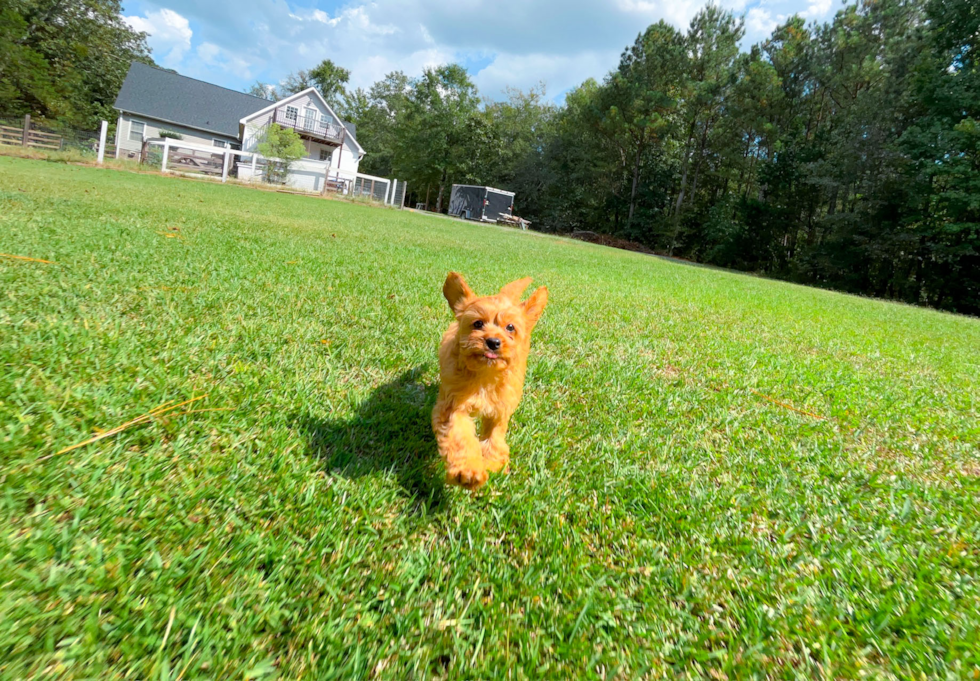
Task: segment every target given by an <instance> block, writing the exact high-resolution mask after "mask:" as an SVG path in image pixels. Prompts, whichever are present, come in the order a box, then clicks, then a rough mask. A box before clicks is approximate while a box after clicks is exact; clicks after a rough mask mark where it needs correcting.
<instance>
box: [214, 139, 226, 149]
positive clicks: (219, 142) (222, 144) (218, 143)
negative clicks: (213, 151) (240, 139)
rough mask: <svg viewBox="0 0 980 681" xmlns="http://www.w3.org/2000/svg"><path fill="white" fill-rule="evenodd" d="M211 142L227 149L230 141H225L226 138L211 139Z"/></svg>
mask: <svg viewBox="0 0 980 681" xmlns="http://www.w3.org/2000/svg"><path fill="white" fill-rule="evenodd" d="M211 144H213V145H214V146H216V147H218V148H220V149H227V148H228V143H227V142H225V141H224V140H219V139H212V140H211Z"/></svg>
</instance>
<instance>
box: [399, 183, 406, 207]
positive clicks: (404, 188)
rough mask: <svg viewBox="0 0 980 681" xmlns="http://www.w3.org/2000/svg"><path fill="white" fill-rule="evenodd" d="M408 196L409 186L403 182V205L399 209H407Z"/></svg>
mask: <svg viewBox="0 0 980 681" xmlns="http://www.w3.org/2000/svg"><path fill="white" fill-rule="evenodd" d="M406 196H408V185H407V184H405V183H404V182H402V205H400V206H399V208H404V207H405V197H406Z"/></svg>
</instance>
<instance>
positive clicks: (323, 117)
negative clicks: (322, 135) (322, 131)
mask: <svg viewBox="0 0 980 681" xmlns="http://www.w3.org/2000/svg"><path fill="white" fill-rule="evenodd" d="M320 125H322V126H323V127H325V128H326V127H329V126H330V116H328V115H327V114H325V113H321V114H320Z"/></svg>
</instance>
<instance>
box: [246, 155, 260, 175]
mask: <svg viewBox="0 0 980 681" xmlns="http://www.w3.org/2000/svg"><path fill="white" fill-rule="evenodd" d="M258 160H259V155H258V154H256V153H254V152H253V153H252V177H250V178H248V181H249V182H255V164H256V163H258Z"/></svg>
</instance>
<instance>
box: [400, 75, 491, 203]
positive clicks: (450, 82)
mask: <svg viewBox="0 0 980 681" xmlns="http://www.w3.org/2000/svg"><path fill="white" fill-rule="evenodd" d="M478 113H479V99H478V98H477V91H476V86H475V85H473V82H472V81H471V80H470V78H469V76H468V75H467V73H466V69H464V68H463V67H462V66H460V65H458V64H449V65H446V66H440V67H438V68H435V69H432V68H429V69H426V70H425V72H424V73H423V74H422V76H421V77H420V78H418V79H416V80H415V81H413V83H412V88H411V90H410V92H409V93H408V96H407V98H406V102H405V114H404V117H403V120H402V121H401V122H400V124H399V126H398V133H397V135H396V141H395V150H394V151H395V153H394V169H395V172H396V174H399V175H400V176H402V177H406V179H407V180H408V182H409V183H414V184H415V186H416V187H436V188H437V190H438V195H437V198H436V210H437V211H441V210H442V205H443V198H444V195H445V192H446V188H447V185H448V184H451V183H452V182H453V180H454V179H459V178H471V177H473V176H472V174H471V173H472V171H473V170H474V169H475V168H476V167H478V165H479V158H478V155H479V154H480V153H481V151H484V150H485V149H486V145H487V144H488V140H487V136H488V134H489V132H490V128H489V127H488V126H487V125H486V123H485V121H482V120H478V119H477V115H478Z"/></svg>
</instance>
